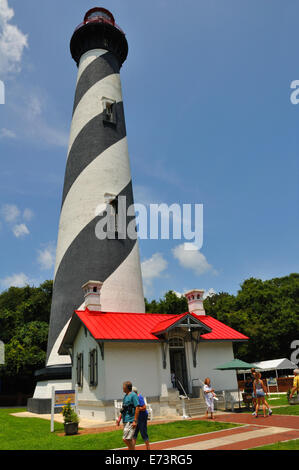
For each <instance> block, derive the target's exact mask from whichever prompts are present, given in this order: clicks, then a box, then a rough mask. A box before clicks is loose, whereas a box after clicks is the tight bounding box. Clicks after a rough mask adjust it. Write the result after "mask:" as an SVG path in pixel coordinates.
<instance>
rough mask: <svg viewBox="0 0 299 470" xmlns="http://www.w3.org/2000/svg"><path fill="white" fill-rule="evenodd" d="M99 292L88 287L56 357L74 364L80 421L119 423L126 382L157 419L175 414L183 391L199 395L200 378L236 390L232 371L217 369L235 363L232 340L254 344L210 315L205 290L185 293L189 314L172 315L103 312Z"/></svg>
mask: <svg viewBox="0 0 299 470" xmlns="http://www.w3.org/2000/svg"><path fill="white" fill-rule="evenodd" d="M101 288H102V282H99V281H89V282H87V283H86V284H85V285H84V286H83V290H84V295H85V302H84V304H83V305H82V306H81V307H80V309H79V310H76V311H75V312H74V314H73V316H72V318H71V320H70V322H69V325H68V327H67V329H66V332H65V335H64V338H63V340H62V342H61V345H60V347H59V351H58V353H59V355H62V356H63V355H65V356H70V357H71V358H72V386H73V387H75V385H76V384H77V385H78V401H79V413H80V415H81V416H84V417H86V418H97V419H99V420H103V421H108V420H111V419H113V418H114V400H115V399H118V400H120V399H121V398H122V395H123V392H122V383H123V382H124V381H126V380H131V381H132V382H133V384H135V385H137V386H138V389H139V390H140V391H141V392H142V393H143V394H144V395H145V396H146V397H147V399H148V401H149V402H150V403H151V407H152V409H153V412H154V415H156V416H157V415H159V416H167V415H175V414H176V413H177V405H178V402H179V401H180V400H179V392H178V390H177V389H179V391H180V393H181V394H182V393H184V391H185V392H186V394H191V395H192V394H193V396H194V395H196V390H197V389H198V385H199V383H198V379H200V380H204V379H205V377H210V378H211V380H212V384H213V386H214V388H215V390H228V389H230V390H231V389H236V388H237V382H236V375H235V372H234V371H217V370H214V368H215V367H217V366H218V365H219V364H221V363H224V362H227V361H230V360H231V359H233V358H234V356H233V342H234V341H246V340H248V338H247V337H246V336H244V335H243V334H241V333H239V332H238V331H236V330H234V329H232V328H230V327H228V326H226V325H224V324H223V323H221V322H220V321H218V320H216V319H215V318H213V317H211V316H207V315H205V311H204V308H203V294H204V291H203V290H199V289H194V290H191V291H189V292H187V293H186V294H185V295H186V297H187V299H188V304H189V312H185V313H179V314H176V315H167V314H156V313H124V312H103V311H102V309H101ZM172 373H173V374H175V377H176V381H177V383H176V385H177V388H174V387H173V384H172V381H171V374H172Z"/></svg>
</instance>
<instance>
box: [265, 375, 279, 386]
mask: <svg viewBox="0 0 299 470" xmlns="http://www.w3.org/2000/svg"><path fill="white" fill-rule="evenodd" d="M267 385H268V387H277V379H275V378H274V377H270V379H267Z"/></svg>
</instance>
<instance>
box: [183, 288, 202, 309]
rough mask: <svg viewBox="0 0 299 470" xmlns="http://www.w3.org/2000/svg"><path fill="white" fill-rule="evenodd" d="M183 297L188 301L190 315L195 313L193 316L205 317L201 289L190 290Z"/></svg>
mask: <svg viewBox="0 0 299 470" xmlns="http://www.w3.org/2000/svg"><path fill="white" fill-rule="evenodd" d="M184 295H185V297H186V298H187V300H188V307H189V312H190V313H192V312H193V313H195V315H205V314H206V312H205V309H204V306H203V295H204V290H203V289H192V290H189V291H188V292H186V293H185V294H184Z"/></svg>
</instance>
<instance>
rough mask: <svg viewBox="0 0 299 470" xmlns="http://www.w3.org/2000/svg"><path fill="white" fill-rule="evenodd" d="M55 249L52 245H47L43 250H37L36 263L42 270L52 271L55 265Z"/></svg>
mask: <svg viewBox="0 0 299 470" xmlns="http://www.w3.org/2000/svg"><path fill="white" fill-rule="evenodd" d="M55 255H56V248H55V245H54V243H49V244H48V245H47V246H46V247H45V248H44V249H42V250H38V257H37V262H38V263H39V265H40V267H41V269H42V270H49V269H52V268H53V266H54V263H55Z"/></svg>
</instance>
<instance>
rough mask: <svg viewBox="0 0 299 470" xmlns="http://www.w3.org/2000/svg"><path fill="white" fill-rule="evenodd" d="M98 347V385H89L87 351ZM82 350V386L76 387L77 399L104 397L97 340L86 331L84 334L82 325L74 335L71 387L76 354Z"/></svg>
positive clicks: (73, 378)
mask: <svg viewBox="0 0 299 470" xmlns="http://www.w3.org/2000/svg"><path fill="white" fill-rule="evenodd" d="M95 348H98V386H97V387H90V385H89V368H88V363H89V351H91V350H92V349H95ZM82 352H83V361H84V362H83V387H82V388H79V389H78V399H79V400H99V399H103V398H104V383H105V370H104V362H103V361H102V357H101V352H100V348H99V346H98V344H97V342H96V341H95V340H94V338H92V336H90V334H89V332H88V331H87V336H85V330H84V327H83V326H82V327H81V328H80V330H79V333H78V335H77V337H76V340H75V342H74V347H73V366H72V383H73V387H75V385H76V381H77V370H76V366H77V354H78V353H82Z"/></svg>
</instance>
